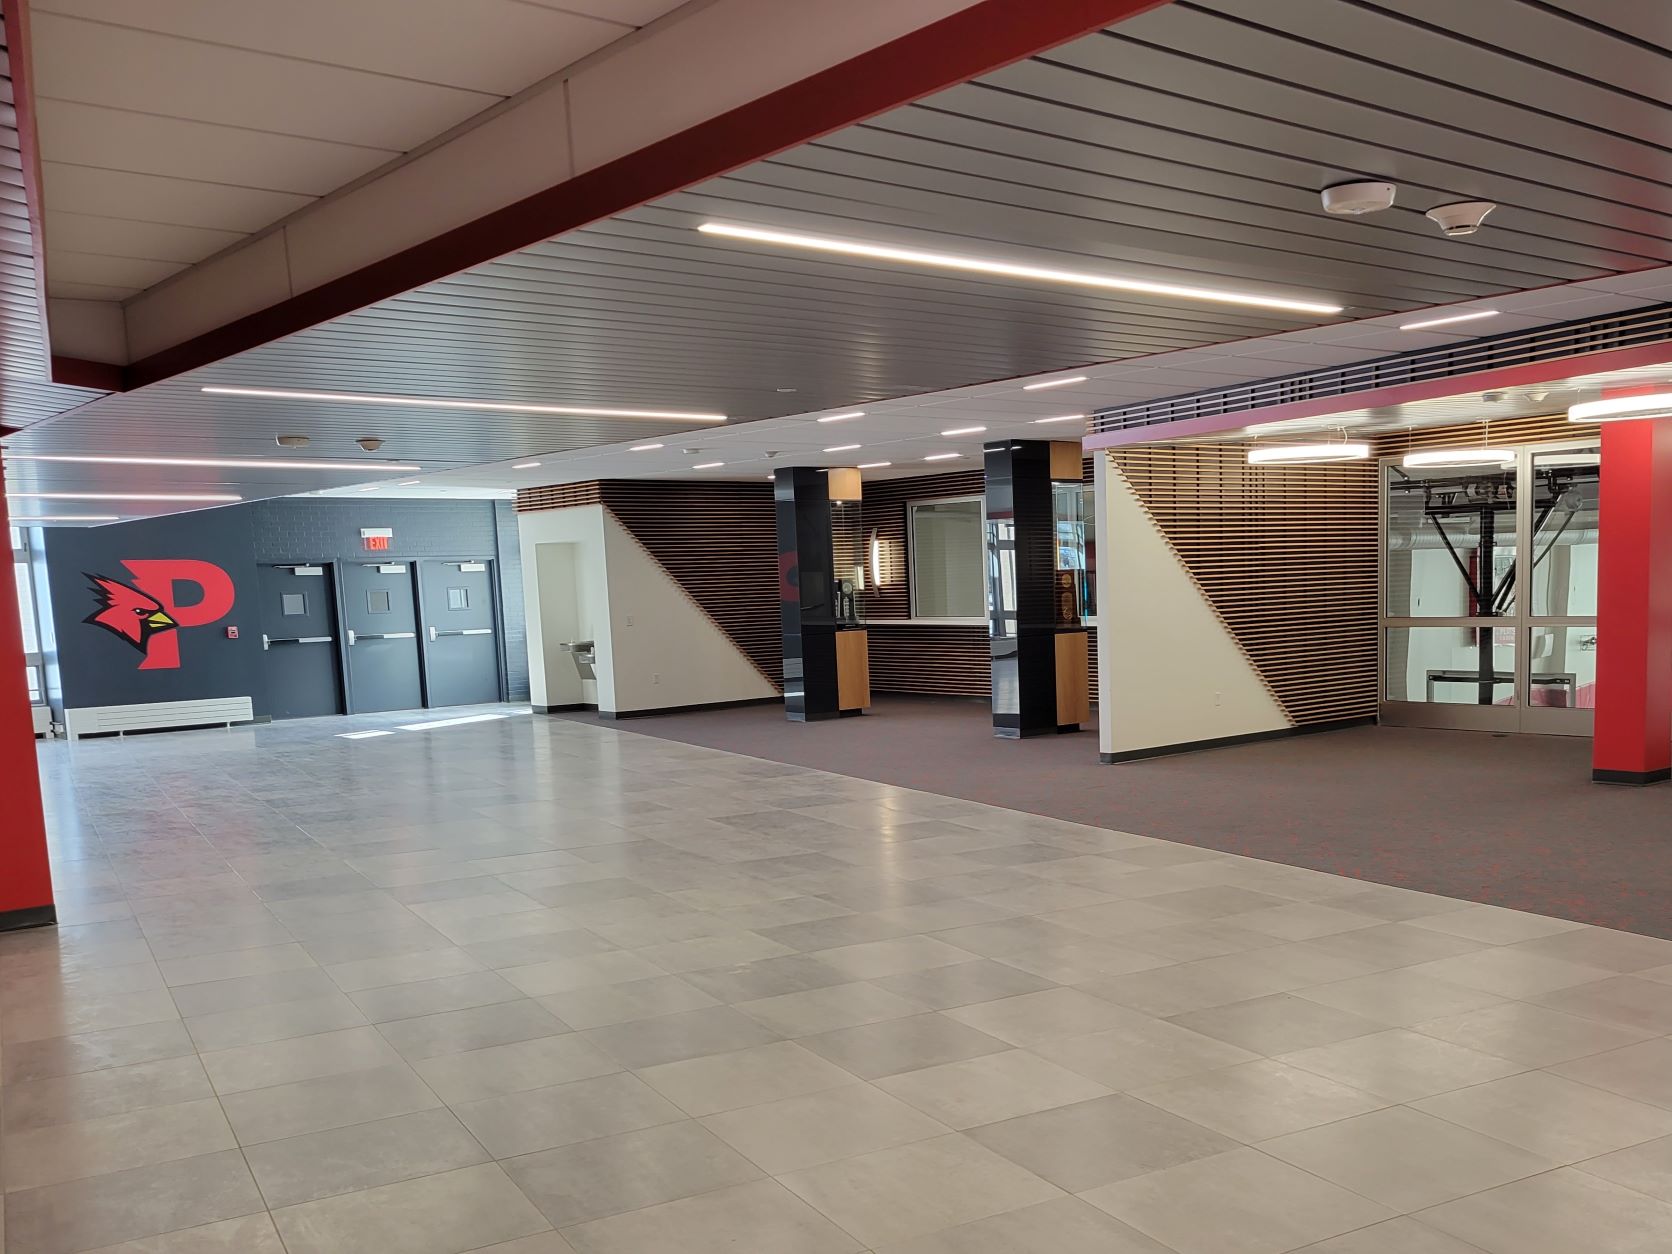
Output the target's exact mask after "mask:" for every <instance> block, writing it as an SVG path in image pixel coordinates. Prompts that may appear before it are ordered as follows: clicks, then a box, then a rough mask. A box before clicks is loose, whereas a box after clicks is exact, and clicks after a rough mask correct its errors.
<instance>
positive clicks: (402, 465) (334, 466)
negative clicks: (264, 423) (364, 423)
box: [6, 453, 423, 471]
mask: <svg viewBox="0 0 1672 1254" xmlns="http://www.w3.org/2000/svg"><path fill="white" fill-rule="evenodd" d="M6 460H7V461H9V462H78V463H86V464H88V465H93V466H215V467H226V468H231V469H235V470H242V469H244V468H246V467H248V468H249V469H251V470H362V471H363V470H390V471H395V470H422V469H423V467H422V466H419V465H416V464H414V463H412V462H325V461H283V460H276V459H269V458H266V457H138V456H134V457H129V456H127V455H126V454H117V453H11V454H8V455H7V457H6Z"/></svg>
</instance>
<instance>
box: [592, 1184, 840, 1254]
mask: <svg viewBox="0 0 1672 1254" xmlns="http://www.w3.org/2000/svg"><path fill="white" fill-rule="evenodd" d="M739 1233H747V1234H748V1237H747V1240H748V1243H749V1244H748V1246H747V1247H746V1248H749V1249H751V1250H761V1251H766V1250H771V1251H773V1252H774V1254H858V1252H859V1251H861V1250H862V1249H863V1248H864V1247H862V1246H861V1245H860V1243H859V1242H858V1241H856V1240H855V1239H854V1238H853V1237H852V1236H851V1235H849V1234H848V1233H846V1232H844V1231H842V1229H840V1228H838V1227H837V1226H836V1225H835V1224H833V1223H831V1222H830V1220H828V1219H826V1218H825V1217H824V1216H823V1215H821V1214H820V1213H819V1212H818V1211H816V1210H814V1209H813V1208H812V1207H811V1206H809V1205H807V1203H805V1202H803V1201H802V1200H801V1199H800V1198H798V1197H796V1196H795V1195H794V1194H793V1193H791V1192H789V1191H788V1190H787V1189H785V1188H784V1187H783V1186H782V1185H780V1184H779V1183H777V1182H776V1181H774V1180H759V1181H755V1182H754V1183H751V1184H740V1185H733V1186H732V1187H731V1188H727V1189H716V1190H715V1191H714V1192H712V1193H703V1194H700V1195H699V1196H697V1197H690V1198H684V1199H682V1200H680V1201H676V1202H664V1203H662V1204H661V1205H659V1206H647V1207H645V1208H644V1209H642V1210H636V1211H631V1212H629V1213H627V1214H625V1215H617V1216H615V1217H614V1218H611V1219H599V1220H594V1221H593V1222H591V1223H585V1224H579V1225H577V1226H576V1227H573V1228H568V1229H565V1230H564V1233H563V1235H564V1236H565V1237H566V1238H567V1239H568V1241H569V1244H570V1245H572V1246H573V1247H574V1248H575V1250H576V1254H739V1242H738V1234H739Z"/></svg>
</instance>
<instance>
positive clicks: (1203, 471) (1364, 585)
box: [1098, 444, 1379, 726]
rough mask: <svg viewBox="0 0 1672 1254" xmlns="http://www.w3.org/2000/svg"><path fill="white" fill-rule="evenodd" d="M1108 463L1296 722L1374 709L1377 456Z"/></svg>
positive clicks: (1157, 451) (1203, 448)
mask: <svg viewBox="0 0 1672 1254" xmlns="http://www.w3.org/2000/svg"><path fill="white" fill-rule="evenodd" d="M1110 458H1111V460H1112V461H1113V462H1114V464H1115V465H1116V466H1117V467H1118V468H1119V469H1120V471H1121V473H1123V474H1124V475H1125V477H1126V480H1127V482H1128V484H1130V485H1131V487H1132V490H1133V492H1134V494H1135V495H1136V496H1137V498H1138V500H1139V502H1140V503H1141V504H1142V505H1143V507H1144V509H1145V510H1146V511H1147V512H1148V513H1149V515H1150V517H1151V518H1153V519H1154V520H1155V522H1156V525H1157V526H1158V527H1159V528H1160V529H1161V532H1162V534H1163V535H1165V536H1166V537H1167V539H1168V540H1169V541H1170V542H1171V543H1172V545H1173V547H1174V549H1175V550H1176V551H1177V552H1178V554H1179V557H1180V559H1181V560H1182V561H1183V562H1184V565H1185V567H1186V569H1188V570H1189V572H1190V574H1191V575H1192V576H1193V577H1194V578H1195V580H1196V583H1197V584H1198V586H1200V587H1201V589H1202V591H1203V593H1204V595H1206V597H1207V598H1208V601H1209V603H1210V604H1211V605H1212V606H1213V608H1214V609H1215V610H1216V611H1217V612H1218V614H1219V616H1220V618H1221V619H1223V620H1224V622H1225V624H1226V626H1227V627H1228V628H1229V629H1230V631H1231V633H1232V635H1233V636H1234V637H1235V638H1236V640H1237V642H1238V643H1239V644H1240V645H1241V646H1242V648H1243V650H1244V651H1245V652H1246V653H1247V654H1248V657H1249V659H1250V660H1251V661H1252V662H1253V664H1254V666H1255V667H1256V669H1257V670H1258V671H1259V673H1260V675H1261V676H1262V677H1263V678H1264V680H1265V682H1266V684H1267V686H1268V687H1269V688H1270V689H1271V691H1272V694H1273V695H1274V696H1275V697H1276V698H1277V700H1278V702H1279V703H1280V704H1281V705H1282V706H1283V708H1284V710H1285V711H1286V712H1287V713H1288V715H1289V717H1290V718H1292V719H1293V720H1294V721H1295V723H1296V724H1298V725H1303V726H1304V725H1306V724H1310V723H1323V722H1330V721H1332V720H1335V719H1343V718H1358V717H1367V716H1370V715H1374V714H1375V713H1376V706H1377V675H1376V668H1377V655H1376V621H1377V617H1376V596H1377V570H1376V562H1377V529H1378V526H1379V523H1378V517H1377V496H1376V474H1377V469H1376V463H1375V462H1374V461H1363V462H1348V463H1343V464H1340V465H1315V466H1250V465H1248V463H1247V449H1246V448H1244V447H1243V446H1241V445H1217V444H1216V445H1180V444H1174V445H1150V446H1146V447H1137V448H1130V449H1121V450H1117V451H1115V452H1112V453H1111V454H1110ZM1098 539H1099V541H1100V542H1105V539H1104V537H1102V536H1099V537H1098ZM1106 608H1107V607H1105V609H1106ZM1133 608H1135V609H1136V608H1138V607H1133Z"/></svg>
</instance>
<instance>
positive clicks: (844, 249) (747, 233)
mask: <svg viewBox="0 0 1672 1254" xmlns="http://www.w3.org/2000/svg"><path fill="white" fill-rule="evenodd" d="M697 230H699V231H701V232H702V233H703V234H705V235H723V236H725V237H727V238H729V239H743V240H752V241H754V242H756V243H760V244H783V245H786V246H788V247H791V248H807V249H811V250H813V251H814V252H825V253H845V254H847V255H849V256H853V257H870V258H873V259H875V260H877V261H900V262H904V263H906V264H908V265H918V266H934V267H938V268H940V269H943V270H965V271H969V272H972V273H975V274H996V275H1001V276H1003V277H1005V278H1012V279H1037V280H1038V281H1040V282H1042V283H1070V284H1075V285H1077V286H1080V287H1100V288H1108V289H1111V290H1114V291H1119V292H1138V293H1141V294H1143V295H1147V296H1177V297H1181V298H1183V299H1185V300H1207V301H1217V302H1219V303H1221V304H1227V305H1251V306H1254V307H1256V308H1260V309H1282V310H1285V311H1288V312H1290V313H1307V314H1322V315H1325V316H1333V315H1335V314H1339V313H1341V312H1342V307H1341V306H1340V305H1327V304H1323V303H1321V302H1318V301H1306V300H1286V299H1283V298H1282V297H1276V296H1254V295H1251V294H1249V293H1247V292H1227V291H1221V290H1219V289H1217V288H1210V287H1190V286H1187V285H1184V284H1179V283H1149V282H1145V281H1144V280H1142V279H1122V278H1117V277H1115V276H1113V275H1107V274H1091V273H1087V272H1084V271H1079V270H1058V269H1055V268H1053V267H1050V266H1023V265H1016V264H1013V263H1011V262H1006V261H989V260H985V259H983V258H980V257H963V256H958V255H956V254H953V253H937V252H929V251H926V250H924V249H919V248H893V247H889V246H887V245H882V244H861V243H858V242H856V241H854V240H844V239H833V238H831V237H829V236H825V235H805V234H802V233H801V232H799V231H774V230H767V229H764V228H762V227H753V226H732V225H729V224H727V223H724V222H704V223H702V224H701V225H700V226H698V227H697Z"/></svg>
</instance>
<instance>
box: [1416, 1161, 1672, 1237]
mask: <svg viewBox="0 0 1672 1254" xmlns="http://www.w3.org/2000/svg"><path fill="white" fill-rule="evenodd" d="M1417 1218H1418V1219H1420V1220H1422V1222H1424V1223H1426V1224H1429V1225H1431V1226H1433V1227H1436V1228H1439V1229H1441V1230H1442V1231H1444V1232H1449V1233H1450V1234H1452V1235H1453V1236H1455V1237H1459V1238H1461V1239H1462V1240H1464V1241H1468V1242H1470V1243H1471V1244H1473V1245H1477V1246H1479V1247H1480V1248H1481V1249H1482V1250H1485V1251H1487V1254H1573V1251H1575V1250H1607V1251H1608V1254H1661V1252H1662V1251H1664V1250H1665V1249H1666V1248H1667V1245H1668V1243H1669V1242H1672V1205H1668V1204H1667V1203H1665V1202H1662V1201H1659V1200H1657V1199H1655V1198H1651V1197H1645V1196H1644V1195H1643V1194H1641V1193H1637V1192H1634V1191H1633V1190H1631V1189H1627V1188H1622V1187H1621V1186H1620V1185H1617V1184H1614V1183H1612V1182H1611V1181H1607V1180H1602V1179H1599V1178H1598V1177H1596V1176H1591V1175H1586V1174H1585V1173H1583V1172H1579V1171H1575V1170H1574V1169H1572V1168H1563V1169H1561V1170H1559V1171H1551V1172H1546V1173H1545V1174H1544V1175H1540V1176H1533V1177H1531V1178H1530V1179H1526V1180H1518V1181H1516V1182H1515V1183H1513V1184H1506V1185H1503V1186H1501V1187H1500V1188H1496V1189H1488V1190H1487V1191H1486V1192H1484V1193H1476V1194H1474V1195H1472V1196H1470V1197H1465V1198H1460V1199H1458V1200H1457V1201H1455V1202H1447V1203H1446V1204H1445V1205H1443V1206H1436V1207H1434V1208H1433V1209H1432V1210H1425V1211H1422V1212H1421V1213H1420V1214H1418V1216H1417Z"/></svg>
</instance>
